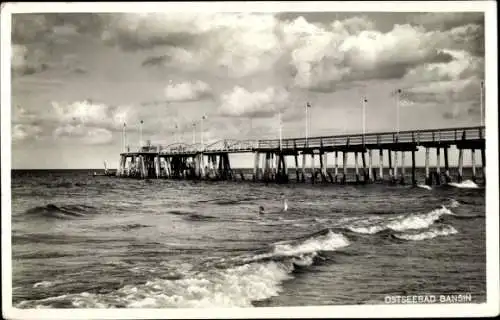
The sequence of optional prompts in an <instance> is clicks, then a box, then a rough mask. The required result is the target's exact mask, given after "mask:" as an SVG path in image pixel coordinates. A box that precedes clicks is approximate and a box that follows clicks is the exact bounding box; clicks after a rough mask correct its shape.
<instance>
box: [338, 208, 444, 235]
mask: <svg viewBox="0 0 500 320" xmlns="http://www.w3.org/2000/svg"><path fill="white" fill-rule="evenodd" d="M443 215H454V213H453V212H452V211H450V210H449V209H448V208H446V207H445V206H442V207H441V208H439V209H435V210H432V211H430V212H428V213H424V214H410V215H404V216H398V217H396V218H394V219H389V220H388V221H387V220H385V221H383V222H375V224H370V225H367V224H362V225H359V224H354V225H350V226H348V227H347V229H348V230H350V231H352V232H356V233H364V234H375V233H378V232H381V231H383V230H386V229H391V230H393V231H405V230H413V229H426V228H428V227H429V226H431V225H432V224H433V223H434V222H436V221H437V220H439V219H440V218H441V216H443Z"/></svg>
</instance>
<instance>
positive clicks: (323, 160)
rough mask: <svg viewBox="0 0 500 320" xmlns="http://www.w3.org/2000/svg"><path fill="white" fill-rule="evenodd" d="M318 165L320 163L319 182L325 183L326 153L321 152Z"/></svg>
mask: <svg viewBox="0 0 500 320" xmlns="http://www.w3.org/2000/svg"><path fill="white" fill-rule="evenodd" d="M319 163H320V172H321V181H322V182H326V181H327V180H326V152H322V153H320V154H319Z"/></svg>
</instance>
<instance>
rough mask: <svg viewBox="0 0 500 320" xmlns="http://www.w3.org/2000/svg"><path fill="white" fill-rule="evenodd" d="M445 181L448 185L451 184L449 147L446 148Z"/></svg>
mask: <svg viewBox="0 0 500 320" xmlns="http://www.w3.org/2000/svg"><path fill="white" fill-rule="evenodd" d="M443 151H444V179H445V181H446V183H450V182H451V179H450V166H449V162H448V147H444V149H443Z"/></svg>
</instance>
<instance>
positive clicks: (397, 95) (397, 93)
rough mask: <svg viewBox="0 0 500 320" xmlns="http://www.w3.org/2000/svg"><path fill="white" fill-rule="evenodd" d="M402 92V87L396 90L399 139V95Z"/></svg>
mask: <svg viewBox="0 0 500 320" xmlns="http://www.w3.org/2000/svg"><path fill="white" fill-rule="evenodd" d="M400 94H401V89H398V91H397V92H396V132H397V138H398V139H399V96H400Z"/></svg>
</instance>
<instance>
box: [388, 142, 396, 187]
mask: <svg viewBox="0 0 500 320" xmlns="http://www.w3.org/2000/svg"><path fill="white" fill-rule="evenodd" d="M387 155H388V156H389V181H390V182H392V181H393V180H394V176H393V174H392V150H391V149H389V150H387Z"/></svg>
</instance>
